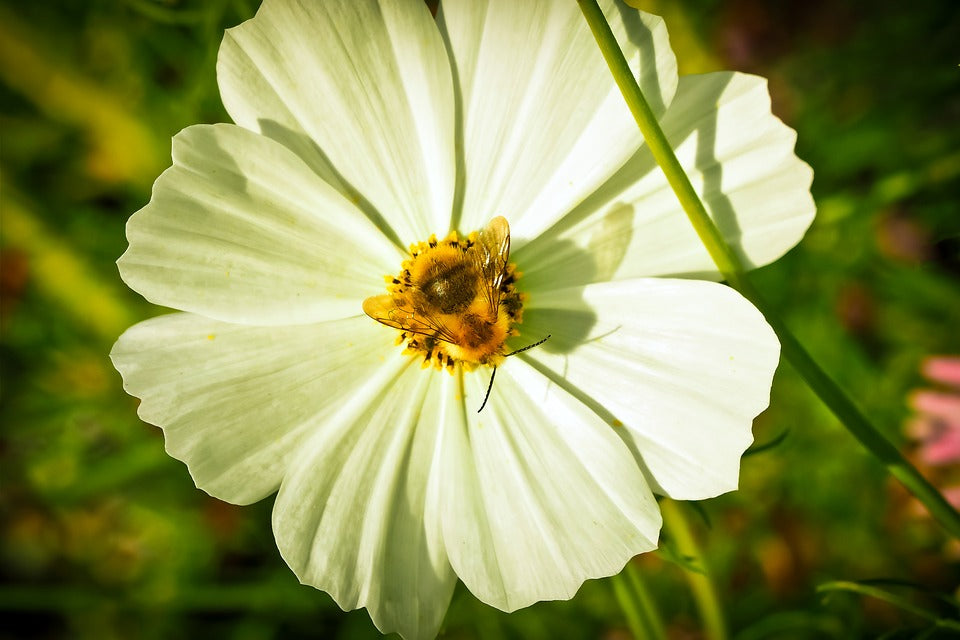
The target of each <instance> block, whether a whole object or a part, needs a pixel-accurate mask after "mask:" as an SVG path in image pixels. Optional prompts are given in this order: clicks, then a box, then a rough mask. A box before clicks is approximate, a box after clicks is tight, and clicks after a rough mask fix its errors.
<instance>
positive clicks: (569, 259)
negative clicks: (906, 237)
mask: <svg viewBox="0 0 960 640" xmlns="http://www.w3.org/2000/svg"><path fill="white" fill-rule="evenodd" d="M661 124H662V126H663V130H664V133H665V134H666V135H667V138H668V139H669V140H670V143H671V145H672V146H673V148H674V150H675V151H676V153H677V157H678V159H679V160H680V163H681V165H682V166H683V168H684V170H685V171H686V172H687V174H688V175H689V176H690V180H691V182H692V184H693V186H694V188H695V189H696V190H697V192H698V193H699V194H700V196H701V198H703V200H704V204H705V205H706V207H707V210H708V211H709V212H710V215H711V216H712V217H713V219H714V221H715V222H716V223H717V226H718V227H719V228H720V230H721V232H723V234H724V237H725V238H726V240H727V242H729V243H731V245H732V246H733V247H734V248H735V250H737V251H738V252H739V254H740V256H741V258H742V259H743V260H744V262H745V263H746V264H747V265H748V266H762V265H764V264H767V263H769V262H773V261H774V260H776V259H777V258H779V257H780V256H781V255H783V254H784V253H785V252H786V251H787V250H788V249H790V248H791V247H793V246H794V245H795V244H796V243H797V242H799V241H800V239H801V238H802V237H803V234H804V233H805V232H806V229H807V227H809V226H810V223H811V222H812V221H813V216H814V212H815V205H814V202H813V198H812V197H811V195H810V182H811V180H812V178H813V172H812V170H811V169H810V167H809V166H808V165H807V164H806V163H804V162H803V161H801V160H800V159H799V158H797V156H796V155H795V154H794V152H793V146H794V142H795V141H796V132H794V131H793V129H791V128H789V127H787V126H786V125H784V124H783V123H782V122H781V121H780V120H778V119H777V118H776V117H775V116H774V115H773V114H771V112H770V95H769V93H768V91H767V83H766V80H765V79H763V78H759V77H757V76H750V75H746V74H742V73H731V72H719V73H710V74H706V75H700V76H685V77H683V78H681V79H680V87H679V89H678V91H677V96H676V98H675V99H674V101H673V102H672V103H671V105H670V109H669V110H668V111H667V114H666V116H665V117H664V118H663V120H662V122H661ZM515 259H516V260H517V262H518V264H522V265H523V266H524V272H525V277H524V280H525V284H526V285H527V286H531V287H538V286H543V287H550V286H566V285H569V284H587V283H589V282H600V281H605V280H619V279H626V278H636V277H644V276H655V275H657V276H673V277H693V278H704V279H716V280H719V279H720V274H719V273H718V272H717V269H716V267H715V266H714V264H713V261H712V260H711V259H710V256H709V255H708V254H707V251H706V249H704V247H703V244H702V243H701V242H700V239H699V238H698V237H697V235H696V233H695V232H694V230H693V227H692V226H691V224H690V222H689V221H688V220H687V217H686V215H685V214H684V212H683V209H682V208H681V207H680V203H679V202H678V201H677V197H676V195H675V194H674V193H673V190H672V189H671V188H670V186H669V185H668V184H667V182H666V179H665V178H664V175H663V172H662V171H661V170H660V169H659V168H658V167H657V165H656V162H654V160H653V158H652V156H651V155H650V152H649V150H648V149H647V148H642V149H641V150H640V151H639V152H638V153H637V155H636V156H634V157H633V158H631V160H630V161H629V162H628V163H627V164H626V165H625V166H624V167H623V168H622V169H621V170H620V171H619V172H618V173H617V174H616V175H615V176H614V177H613V178H612V179H611V180H610V181H609V182H607V183H606V184H605V185H603V186H602V187H601V188H600V189H599V190H598V191H597V193H595V194H594V195H593V196H591V197H590V198H589V199H588V200H587V201H585V202H584V203H582V204H581V205H580V206H579V207H577V208H576V209H575V210H574V211H573V212H571V214H570V215H569V216H567V218H566V219H564V220H563V221H562V222H561V223H560V224H558V225H557V226H555V227H554V228H553V229H550V230H549V231H547V232H546V233H545V234H544V235H543V236H542V237H541V238H537V240H535V241H534V242H532V243H530V244H529V245H527V246H526V247H523V248H521V249H518V250H517V251H516V252H515ZM528 265H529V266H528Z"/></svg>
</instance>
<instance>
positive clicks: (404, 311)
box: [363, 295, 456, 344]
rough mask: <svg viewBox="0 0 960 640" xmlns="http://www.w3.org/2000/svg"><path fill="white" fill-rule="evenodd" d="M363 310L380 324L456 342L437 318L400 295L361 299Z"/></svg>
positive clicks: (452, 342)
mask: <svg viewBox="0 0 960 640" xmlns="http://www.w3.org/2000/svg"><path fill="white" fill-rule="evenodd" d="M363 312H364V313H365V314H367V315H368V316H370V317H371V318H373V319H374V320H376V321H377V322H379V323H381V324H385V325H387V326H388V327H393V328H394V329H400V330H401V331H409V332H410V333H419V334H421V335H425V336H432V337H434V338H437V339H438V340H443V341H444V342H449V343H451V344H456V339H455V337H454V336H453V334H451V333H450V331H449V330H448V329H447V328H446V327H445V326H444V324H443V322H441V321H440V320H439V319H438V318H436V317H434V316H432V315H430V314H429V313H424V312H423V311H417V310H416V309H415V308H414V306H413V305H412V304H410V303H409V302H408V301H407V300H405V299H404V298H402V297H400V296H391V295H382V296H373V297H370V298H367V299H366V300H364V301H363Z"/></svg>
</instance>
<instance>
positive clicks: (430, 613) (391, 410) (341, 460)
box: [273, 323, 456, 639]
mask: <svg viewBox="0 0 960 640" xmlns="http://www.w3.org/2000/svg"><path fill="white" fill-rule="evenodd" d="M371 324H372V323H371ZM441 378H447V379H449V378H450V376H448V375H447V374H446V373H442V372H439V371H421V370H420V369H419V367H417V366H416V362H414V361H413V360H412V359H411V358H410V357H409V356H404V355H402V354H401V352H400V349H394V353H393V354H391V355H390V357H389V358H388V361H387V362H386V363H385V364H384V365H383V366H382V367H380V369H379V370H377V371H376V372H372V375H371V379H370V381H369V383H368V384H367V386H366V388H364V389H362V390H361V391H360V392H358V393H352V394H350V395H341V396H340V397H339V398H338V400H339V402H338V411H337V413H336V414H335V415H332V416H331V417H330V419H329V420H328V422H327V424H326V425H325V426H324V428H323V429H322V430H318V431H317V432H316V433H315V434H314V436H313V437H312V438H311V439H310V440H309V441H308V442H306V443H305V444H304V446H303V447H302V449H301V450H300V451H299V453H298V454H297V455H296V456H295V457H294V458H293V459H292V460H289V471H288V473H287V475H286V477H285V478H284V480H283V484H282V485H281V487H280V494H279V495H278V496H277V501H276V504H275V505H274V511H273V530H274V534H275V535H276V538H277V545H278V546H279V548H280V553H281V554H282V555H283V557H284V559H285V560H286V561H287V563H288V564H289V565H290V567H291V568H292V569H293V571H294V572H295V573H296V574H297V576H298V577H299V578H300V580H301V582H303V583H305V584H310V585H313V586H315V587H317V588H319V589H322V590H324V591H327V592H328V593H330V595H331V596H333V599H334V600H336V601H337V603H338V604H339V605H340V607H341V608H343V609H344V610H350V609H355V608H358V607H366V608H367V609H368V610H369V612H370V617H371V618H372V619H373V621H374V623H375V624H376V625H377V628H379V629H380V630H381V631H383V632H384V633H389V632H391V631H397V632H399V633H400V634H401V635H402V636H403V637H405V638H408V639H412V638H433V637H434V636H436V634H437V630H438V629H439V627H440V623H441V622H442V621H443V616H444V614H445V613H446V610H447V606H448V605H449V603H450V598H451V596H452V595H453V588H454V586H455V584H456V576H455V575H454V574H453V571H452V569H451V568H450V564H449V563H448V561H447V557H446V552H445V551H444V548H443V543H442V540H441V537H440V520H439V517H438V516H437V506H436V503H437V496H438V484H437V475H438V474H437V471H436V468H437V464H438V461H437V458H436V457H437V451H438V438H439V434H440V433H441V430H442V427H444V423H445V421H446V420H447V418H446V414H447V413H448V412H450V411H451V410H453V409H454V408H455V407H453V406H450V405H446V404H444V403H443V402H442V401H441V398H440V394H439V393H438V392H436V391H435V390H436V389H437V388H438V387H439V386H440V385H441V384H442V382H443V381H442V380H441Z"/></svg>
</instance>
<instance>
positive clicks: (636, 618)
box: [610, 562, 667, 640]
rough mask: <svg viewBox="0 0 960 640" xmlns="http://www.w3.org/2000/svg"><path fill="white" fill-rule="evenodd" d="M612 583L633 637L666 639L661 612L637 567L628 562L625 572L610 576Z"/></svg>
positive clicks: (641, 639)
mask: <svg viewBox="0 0 960 640" xmlns="http://www.w3.org/2000/svg"><path fill="white" fill-rule="evenodd" d="M610 583H611V584H612V585H613V594H614V596H616V598H617V602H618V603H619V605H620V609H621V610H622V611H623V614H624V615H625V616H626V617H627V626H629V627H630V633H632V634H633V637H634V638H636V640H647V639H648V638H649V639H650V640H666V638H667V633H666V630H665V629H664V626H663V620H662V619H661V617H660V612H659V611H657V608H656V606H655V605H654V602H653V599H652V598H651V597H650V594H649V591H648V590H647V588H646V586H645V585H644V584H643V581H642V579H641V578H640V576H639V574H638V573H637V570H636V567H634V566H633V565H632V563H630V562H628V563H627V566H626V568H625V570H624V571H623V572H621V573H619V574H617V575H615V576H613V577H611V578H610Z"/></svg>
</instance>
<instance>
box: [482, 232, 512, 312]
mask: <svg viewBox="0 0 960 640" xmlns="http://www.w3.org/2000/svg"><path fill="white" fill-rule="evenodd" d="M477 249H479V250H478V251H476V252H475V253H474V255H475V256H476V266H477V269H478V270H479V271H480V274H481V275H482V277H483V293H484V297H485V298H486V300H487V304H489V305H490V314H491V315H493V316H496V315H497V311H498V309H499V308H500V285H501V284H503V278H504V276H505V275H506V273H507V263H508V262H509V260H510V225H509V224H507V220H506V218H503V217H500V216H497V217H496V218H494V219H493V220H491V221H490V224H488V225H487V227H486V228H485V229H483V230H482V231H481V232H480V241H479V242H478V245H477Z"/></svg>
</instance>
